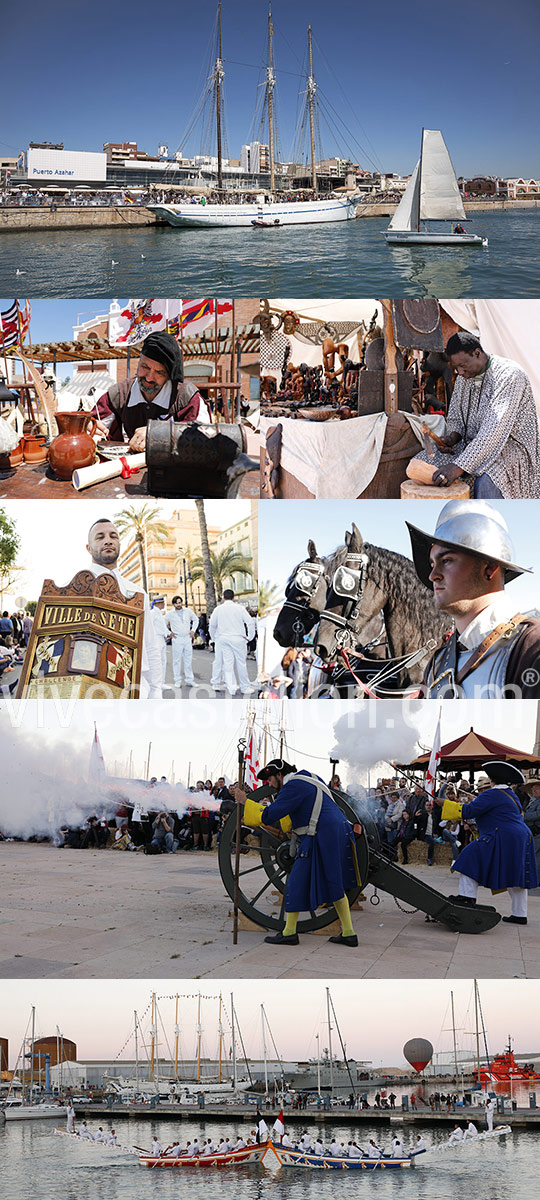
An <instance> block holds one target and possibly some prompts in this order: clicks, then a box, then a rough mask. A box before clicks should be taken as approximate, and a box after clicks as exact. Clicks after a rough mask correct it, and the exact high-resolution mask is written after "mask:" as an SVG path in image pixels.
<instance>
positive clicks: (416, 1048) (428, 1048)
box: [403, 1038, 433, 1072]
mask: <svg viewBox="0 0 540 1200" xmlns="http://www.w3.org/2000/svg"><path fill="white" fill-rule="evenodd" d="M403 1055H404V1057H405V1058H406V1059H407V1062H408V1063H410V1064H411V1067H414V1069H415V1071H418V1072H420V1071H423V1070H424V1067H427V1065H428V1062H431V1059H432V1057H433V1046H432V1045H431V1042H428V1041H427V1039H426V1038H411V1039H410V1041H408V1042H405V1045H404V1047H403Z"/></svg>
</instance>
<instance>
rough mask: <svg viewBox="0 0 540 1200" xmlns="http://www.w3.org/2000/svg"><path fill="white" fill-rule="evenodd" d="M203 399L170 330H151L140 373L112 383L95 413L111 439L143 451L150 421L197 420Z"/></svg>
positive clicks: (142, 355) (139, 369) (131, 448)
mask: <svg viewBox="0 0 540 1200" xmlns="http://www.w3.org/2000/svg"><path fill="white" fill-rule="evenodd" d="M201 404H204V401H202V399H201V396H200V395H199V392H198V391H197V388H196V387H195V385H194V384H193V383H184V370H183V365H182V352H181V350H180V346H179V345H178V342H177V341H176V338H174V337H173V336H172V334H170V333H151V334H149V336H148V337H147V338H146V339H145V341H144V342H143V344H142V349H141V355H140V358H139V365H138V367H137V374H136V376H135V377H134V378H132V379H123V380H122V381H121V383H113V384H111V386H110V388H109V390H108V392H105V395H104V396H101V398H100V399H99V400H98V402H97V404H96V407H95V411H94V416H96V417H97V418H98V419H99V421H100V422H101V424H102V427H103V429H104V431H105V432H106V433H107V436H108V438H109V440H110V441H111V442H119V441H124V440H127V441H128V442H129V447H130V450H136V451H143V450H144V449H145V446H146V426H147V424H148V422H149V421H168V420H174V421H196V420H197V419H198V417H199V410H200V407H201Z"/></svg>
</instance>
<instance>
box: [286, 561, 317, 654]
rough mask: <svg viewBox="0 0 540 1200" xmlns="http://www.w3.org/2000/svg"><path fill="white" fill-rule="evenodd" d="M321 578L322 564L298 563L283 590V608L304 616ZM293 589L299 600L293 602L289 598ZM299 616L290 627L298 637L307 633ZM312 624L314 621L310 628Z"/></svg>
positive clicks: (311, 562) (313, 562)
mask: <svg viewBox="0 0 540 1200" xmlns="http://www.w3.org/2000/svg"><path fill="white" fill-rule="evenodd" d="M323 576H324V563H323V562H315V561H314V560H313V559H311V558H308V559H306V560H305V562H302V563H300V564H299V566H298V567H297V568H296V571H295V573H294V575H293V576H292V577H291V579H290V580H289V583H288V584H287V587H286V588H285V603H284V605H283V608H289V609H292V610H293V611H296V612H297V613H299V614H301V615H304V616H305V615H306V614H307V612H308V610H309V609H310V608H311V601H312V599H313V596H314V595H315V592H316V590H317V587H318V585H319V582H320V580H321V578H322V577H323ZM293 587H294V588H295V589H296V591H297V592H299V593H300V596H299V598H298V599H295V600H292V599H291V597H290V593H291V592H292V589H293ZM301 615H299V616H298V617H297V618H296V620H295V621H294V622H293V625H292V630H293V633H296V634H299V635H300V634H303V633H306V632H307V630H306V626H305V624H304V622H303V621H302V620H301ZM314 624H315V621H312V623H311V626H310V628H311V627H312V626H313V625H314Z"/></svg>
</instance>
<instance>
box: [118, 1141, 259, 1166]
mask: <svg viewBox="0 0 540 1200" xmlns="http://www.w3.org/2000/svg"><path fill="white" fill-rule="evenodd" d="M270 1149H274V1150H275V1147H274V1146H273V1143H272V1142H271V1141H266V1142H259V1143H254V1144H253V1145H249V1146H243V1147H242V1149H241V1150H229V1151H227V1152H225V1153H222V1154H220V1153H219V1151H216V1152H215V1154H188V1153H187V1151H185V1150H184V1151H182V1153H181V1154H179V1155H172V1154H161V1155H159V1157H158V1156H156V1155H152V1154H140V1155H139V1165H140V1166H141V1167H150V1168H152V1169H154V1168H155V1167H158V1168H160V1167H232V1166H239V1167H243V1166H251V1165H253V1164H254V1163H262V1162H263V1160H264V1157H265V1155H266V1153H267V1151H268V1150H270Z"/></svg>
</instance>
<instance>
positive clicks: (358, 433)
mask: <svg viewBox="0 0 540 1200" xmlns="http://www.w3.org/2000/svg"><path fill="white" fill-rule="evenodd" d="M403 416H404V417H406V418H407V420H408V421H409V423H410V425H411V427H412V429H413V431H414V433H415V435H416V437H417V438H418V441H419V442H420V444H423V443H422V436H421V433H420V426H421V424H424V425H429V427H430V428H431V429H433V430H434V431H435V432H436V433H441V434H442V432H443V431H444V419H443V418H442V417H440V416H439V415H438V414H436V413H433V414H429V415H428V416H426V417H423V418H422V420H419V419H418V418H417V417H416V416H415V415H414V414H413V413H403ZM276 423H277V418H275V417H274V418H272V419H269V418H266V417H261V430H262V433H263V436H265V435H266V430H267V429H268V428H269V427H272V426H274V425H276ZM387 423H388V417H387V416H386V413H373V414H371V415H368V416H363V417H351V419H350V420H349V421H322V422H320V423H318V422H316V421H298V420H293V419H292V418H291V417H280V418H279V424H280V425H281V426H282V450H281V467H282V469H283V470H284V471H288V472H289V474H290V475H293V476H294V477H295V479H298V480H299V481H300V483H302V484H303V485H304V487H305V488H307V490H308V491H309V492H311V493H312V495H313V496H314V497H315V499H316V500H342V499H344V498H345V499H346V498H347V497H353V498H356V497H357V496H360V495H361V494H362V492H363V491H365V489H366V488H367V487H368V486H369V484H370V483H371V481H372V479H373V478H374V477H375V475H376V473H377V469H378V466H379V462H380V458H381V454H382V451H383V445H384V438H385V434H386V427H387Z"/></svg>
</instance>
